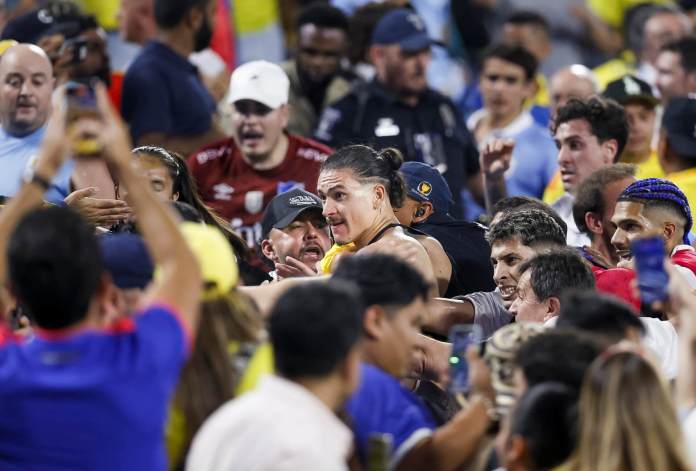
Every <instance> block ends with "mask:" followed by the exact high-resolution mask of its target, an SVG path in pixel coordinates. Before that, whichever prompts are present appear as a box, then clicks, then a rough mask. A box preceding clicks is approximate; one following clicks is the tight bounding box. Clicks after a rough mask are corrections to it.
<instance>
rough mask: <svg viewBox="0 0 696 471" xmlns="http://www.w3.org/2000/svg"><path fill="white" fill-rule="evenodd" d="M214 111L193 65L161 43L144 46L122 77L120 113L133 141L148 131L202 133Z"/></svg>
mask: <svg viewBox="0 0 696 471" xmlns="http://www.w3.org/2000/svg"><path fill="white" fill-rule="evenodd" d="M215 110H216V104H215V100H214V99H213V97H212V96H211V95H210V92H208V90H207V89H206V88H205V85H204V84H203V82H202V81H201V79H200V77H199V75H198V69H197V68H196V66H194V65H193V64H192V63H191V62H189V61H188V59H187V58H185V57H182V56H180V55H179V54H178V53H176V52H175V51H173V50H172V49H170V48H169V47H167V46H165V45H164V44H162V43H159V42H156V41H152V42H149V43H148V44H147V45H145V47H144V48H143V49H142V51H141V52H140V54H139V55H138V57H137V58H136V59H135V61H134V62H133V64H132V65H131V66H130V67H129V68H128V72H126V76H125V77H124V79H123V92H122V101H121V112H122V114H123V118H124V119H125V120H126V121H127V122H128V124H129V125H130V132H131V138H132V139H133V142H135V143H137V142H138V139H140V138H141V137H142V136H143V135H145V134H149V133H162V134H166V135H170V136H194V135H197V134H203V133H205V132H207V131H208V130H209V129H210V128H211V126H212V123H213V118H212V116H213V113H214V112H215Z"/></svg>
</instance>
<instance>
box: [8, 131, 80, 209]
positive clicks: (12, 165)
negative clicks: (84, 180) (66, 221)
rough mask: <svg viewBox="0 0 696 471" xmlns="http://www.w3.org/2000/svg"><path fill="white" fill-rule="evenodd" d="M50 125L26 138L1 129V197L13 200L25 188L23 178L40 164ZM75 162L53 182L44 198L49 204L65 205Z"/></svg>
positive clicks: (63, 170)
mask: <svg viewBox="0 0 696 471" xmlns="http://www.w3.org/2000/svg"><path fill="white" fill-rule="evenodd" d="M45 132H46V126H43V127H41V128H39V129H37V130H36V131H34V132H33V133H32V134H29V135H28V136H24V137H15V136H11V135H10V134H7V132H5V130H4V129H2V128H0V195H1V196H7V197H12V196H14V195H16V194H17V192H18V191H19V188H20V187H21V185H22V177H23V176H24V174H25V172H26V171H27V169H28V168H30V167H31V166H33V165H34V164H35V163H36V157H37V156H38V153H39V148H40V147H41V141H42V140H43V136H44V133H45ZM72 170H73V163H72V161H69V162H66V163H65V164H64V165H63V167H62V168H61V169H60V171H59V172H58V175H56V177H55V178H54V179H53V182H52V184H51V188H49V190H48V191H47V192H46V194H45V195H44V199H45V200H46V201H48V202H49V203H54V204H62V203H63V199H64V198H65V197H66V196H68V194H69V193H70V176H71V175H72Z"/></svg>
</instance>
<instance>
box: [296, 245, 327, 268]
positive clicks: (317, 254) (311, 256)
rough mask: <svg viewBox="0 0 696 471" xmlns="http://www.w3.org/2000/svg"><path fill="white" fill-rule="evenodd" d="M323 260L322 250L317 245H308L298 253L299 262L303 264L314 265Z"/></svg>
mask: <svg viewBox="0 0 696 471" xmlns="http://www.w3.org/2000/svg"><path fill="white" fill-rule="evenodd" d="M322 258H324V250H323V249H322V248H321V247H320V246H319V245H317V244H309V245H308V246H306V247H304V248H302V250H301V251H300V260H301V261H302V262H304V263H316V262H318V261H319V260H321V259H322Z"/></svg>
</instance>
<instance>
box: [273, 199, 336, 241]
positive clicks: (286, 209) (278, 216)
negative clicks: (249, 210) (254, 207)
mask: <svg viewBox="0 0 696 471" xmlns="http://www.w3.org/2000/svg"><path fill="white" fill-rule="evenodd" d="M323 209H324V206H323V205H322V204H321V200H320V199H319V197H318V196H317V195H315V194H312V193H310V192H308V191H305V190H301V189H299V188H295V189H293V190H290V191H286V192H285V193H281V194H279V195H276V196H275V197H274V198H273V199H272V200H271V202H270V203H268V206H267V207H266V211H265V212H264V213H263V218H262V219H261V232H262V235H261V238H262V239H265V238H266V237H268V233H269V232H271V229H283V228H285V227H287V226H289V225H290V224H291V223H292V222H293V221H294V220H295V219H297V218H298V217H299V216H300V214H302V213H304V212H305V211H310V210H313V211H319V212H321V211H322V210H323Z"/></svg>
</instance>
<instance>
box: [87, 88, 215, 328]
mask: <svg viewBox="0 0 696 471" xmlns="http://www.w3.org/2000/svg"><path fill="white" fill-rule="evenodd" d="M97 99H98V103H99V111H100V113H101V116H102V121H103V124H102V123H98V125H100V126H101V129H99V132H98V134H97V135H99V136H101V138H102V140H103V142H104V154H105V158H106V159H107V162H108V163H109V164H110V166H111V169H112V172H114V174H115V175H116V177H117V178H118V180H119V183H120V184H122V185H124V186H125V187H126V189H127V190H128V199H129V201H130V204H131V205H132V207H133V210H134V212H135V214H136V217H137V218H138V228H139V229H140V231H141V233H142V236H143V239H144V240H145V244H146V245H147V248H148V250H149V252H150V254H151V256H152V259H153V261H154V263H155V265H156V266H157V267H158V271H159V276H158V277H157V278H156V281H155V282H154V284H153V286H152V288H151V292H150V295H151V298H150V299H153V300H155V301H157V302H163V303H166V304H168V305H170V306H173V307H174V308H175V309H177V311H178V312H179V313H180V314H181V315H182V316H184V318H185V319H184V320H185V321H186V322H188V323H189V325H190V327H191V328H192V329H194V331H195V328H196V326H197V323H198V304H199V302H200V297H201V294H202V290H203V281H202V278H201V272H200V268H199V266H198V262H197V260H196V258H195V256H194V255H193V253H192V252H191V250H190V249H189V247H188V245H187V244H186V241H185V240H184V237H183V236H182V234H181V232H180V231H179V227H178V226H179V224H178V222H179V221H178V219H177V218H176V216H175V215H174V213H173V212H172V211H171V209H170V208H169V207H167V206H166V205H165V204H164V203H162V202H160V201H159V200H158V199H157V197H156V196H155V195H154V193H153V192H152V190H151V189H150V185H148V184H147V183H146V182H145V181H144V180H143V179H142V177H141V176H140V175H139V174H138V173H137V172H136V171H135V170H134V168H133V166H132V157H131V153H130V144H129V139H128V134H127V133H126V130H125V127H124V126H123V123H122V122H121V119H120V118H119V117H118V116H117V115H116V113H115V112H114V110H113V109H112V108H111V104H110V103H109V100H108V96H107V94H106V90H105V89H104V88H103V87H99V88H98V89H97ZM91 124H92V125H95V124H97V123H96V122H92V123H91Z"/></svg>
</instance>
